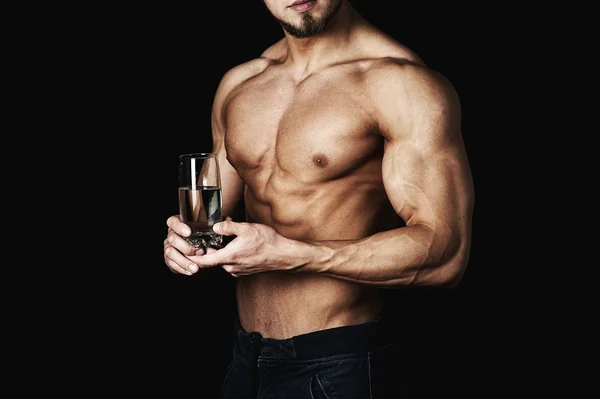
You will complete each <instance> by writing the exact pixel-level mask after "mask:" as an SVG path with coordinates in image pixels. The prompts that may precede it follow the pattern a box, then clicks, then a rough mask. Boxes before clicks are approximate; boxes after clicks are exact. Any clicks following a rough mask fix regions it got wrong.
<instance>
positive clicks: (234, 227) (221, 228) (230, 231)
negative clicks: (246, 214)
mask: <svg viewBox="0 0 600 399" xmlns="http://www.w3.org/2000/svg"><path fill="white" fill-rule="evenodd" d="M243 228H244V226H243V224H242V223H237V222H233V221H231V220H226V221H224V222H219V223H215V224H214V225H213V231H214V232H215V233H218V234H221V235H224V236H231V235H240V233H241V231H242V229H243Z"/></svg>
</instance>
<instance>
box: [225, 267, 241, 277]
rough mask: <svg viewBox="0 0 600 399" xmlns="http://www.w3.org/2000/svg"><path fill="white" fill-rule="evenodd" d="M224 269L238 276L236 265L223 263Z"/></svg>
mask: <svg viewBox="0 0 600 399" xmlns="http://www.w3.org/2000/svg"><path fill="white" fill-rule="evenodd" d="M222 267H223V270H225V271H226V272H227V273H229V274H231V275H232V276H233V277H238V276H239V274H238V273H236V270H237V269H236V267H235V266H234V265H223V266H222Z"/></svg>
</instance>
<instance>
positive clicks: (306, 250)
mask: <svg viewBox="0 0 600 399" xmlns="http://www.w3.org/2000/svg"><path fill="white" fill-rule="evenodd" d="M288 246H289V248H290V252H289V259H291V260H292V262H291V265H290V267H289V269H288V271H291V272H309V273H323V272H325V271H326V270H327V269H328V265H329V264H330V261H331V259H332V258H333V257H334V255H335V249H334V248H330V247H328V246H326V245H324V244H318V243H312V242H304V241H297V240H289V242H288Z"/></svg>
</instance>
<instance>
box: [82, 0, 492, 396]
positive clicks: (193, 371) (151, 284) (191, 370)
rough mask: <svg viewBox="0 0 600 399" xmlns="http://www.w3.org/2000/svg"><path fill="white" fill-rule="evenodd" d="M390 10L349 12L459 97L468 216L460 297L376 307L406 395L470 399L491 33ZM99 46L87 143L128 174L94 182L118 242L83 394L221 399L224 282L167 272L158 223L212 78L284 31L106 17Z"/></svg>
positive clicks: (202, 12) (258, 23) (423, 13)
mask: <svg viewBox="0 0 600 399" xmlns="http://www.w3.org/2000/svg"><path fill="white" fill-rule="evenodd" d="M394 3H395V2H391V1H387V2H386V1H355V6H356V8H358V9H359V11H361V12H362V14H363V15H364V16H365V17H366V18H367V19H369V20H370V21H371V22H373V23H374V24H375V25H377V26H379V27H380V28H381V29H383V30H384V31H386V32H388V33H389V34H391V35H392V36H394V37H395V38H397V39H398V40H399V41H400V42H403V43H404V44H406V45H408V46H409V47H411V48H412V49H413V50H415V51H416V52H417V53H418V54H419V55H420V56H421V57H422V58H423V59H424V61H425V62H426V63H427V64H428V65H429V66H430V67H432V68H433V69H436V70H438V71H440V72H442V73H443V74H444V75H445V76H446V77H447V78H448V79H449V80H450V81H451V82H452V83H453V84H454V86H455V87H456V89H457V91H458V94H459V96H460V97H461V102H462V108H463V133H464V138H465V144H466V146H467V151H468V153H469V157H470V162H471V167H472V171H473V176H474V180H475V193H476V207H475V214H474V221H473V224H474V226H473V247H472V254H471V260H470V264H469V266H468V269H467V272H466V274H465V277H464V280H463V282H462V283H461V285H460V286H459V287H458V288H457V289H455V290H452V291H435V290H433V291H431V290H427V291H386V292H385V295H386V300H387V301H388V305H389V307H390V309H392V311H393V312H394V313H396V314H397V315H398V319H397V320H398V321H397V322H398V326H399V328H402V330H403V331H404V332H405V334H406V337H407V348H408V349H409V354H410V356H409V360H410V362H412V364H414V367H413V368H412V374H411V375H412V378H413V380H414V387H415V388H416V389H417V390H418V391H419V392H422V396H423V397H425V393H428V392H434V391H435V392H441V393H448V394H449V393H461V392H463V393H464V392H469V393H471V392H476V391H477V390H478V389H479V388H478V387H479V384H480V383H481V382H482V381H483V380H487V379H489V378H491V377H490V375H489V374H488V373H487V372H484V370H488V369H489V368H490V367H491V366H492V362H491V360H489V357H488V355H490V354H491V353H493V352H494V351H495V350H496V349H495V347H496V345H495V344H494V343H493V342H494V339H495V338H494V337H496V334H495V331H494V327H493V324H490V320H491V319H493V318H494V316H493V311H494V309H493V308H492V307H490V306H489V305H490V304H491V302H489V301H488V300H489V299H490V292H491V289H492V282H494V284H495V274H496V272H497V270H498V268H496V267H495V266H494V265H493V262H495V261H496V260H497V259H495V257H494V256H491V257H488V256H487V255H484V253H485V252H484V247H485V248H487V250H488V251H490V248H491V245H492V244H491V243H490V242H489V241H488V240H486V238H485V237H486V236H487V234H488V233H490V231H491V228H490V227H486V226H488V225H486V223H485V222H484V220H485V216H484V215H485V203H486V192H489V190H487V189H486V187H485V185H486V180H485V179H484V177H483V176H484V173H485V170H484V167H483V163H484V156H485V154H486V152H487V148H488V147H489V144H487V143H488V141H487V139H486V136H485V135H484V134H482V131H484V130H485V131H486V132H487V133H489V132H490V129H491V128H493V126H490V123H489V122H488V120H487V119H488V117H489V107H490V103H489V102H486V101H484V100H483V98H485V97H484V96H485V93H484V91H485V90H486V88H489V87H490V83H489V74H490V69H491V68H492V61H491V58H490V57H489V54H490V52H489V46H490V45H491V43H492V41H491V39H490V37H491V35H493V33H491V32H492V30H493V29H492V26H491V25H490V24H489V22H488V23H487V25H484V23H483V22H479V21H478V20H474V19H471V17H470V16H469V15H470V14H469V9H467V8H466V7H464V8H460V7H462V6H449V5H438V4H436V6H435V7H437V8H435V10H433V8H432V6H429V5H427V4H424V5H421V6H415V5H410V6H406V5H402V6H401V7H402V8H401V9H400V10H397V8H398V7H397V6H395V5H394ZM440 7H442V8H440ZM98 35H99V36H100V38H101V39H102V40H101V41H100V42H101V43H102V42H105V43H107V44H106V46H107V48H104V49H102V54H109V56H108V57H106V58H103V57H100V56H99V59H98V64H99V65H100V66H101V67H100V70H101V71H104V72H105V73H100V74H98V75H97V77H96V83H97V84H98V86H99V87H100V90H101V91H102V92H103V93H105V94H106V96H105V98H107V100H106V101H104V102H103V103H102V106H101V107H100V114H101V115H104V117H101V118H99V120H98V126H99V127H101V129H102V130H103V131H104V132H105V134H100V135H99V140H98V145H99V146H102V148H104V147H106V148H107V151H108V152H106V151H105V153H108V154H109V156H107V157H106V159H105V162H107V163H108V164H110V163H111V162H114V164H115V165H117V164H118V165H125V166H120V167H119V170H118V171H117V172H116V173H115V174H114V175H111V176H110V177H109V176H106V180H105V181H101V183H102V184H103V187H105V188H106V187H109V189H104V190H101V192H100V193H99V194H98V196H99V198H100V199H101V200H102V201H104V203H105V205H106V208H107V209H111V210H113V211H114V212H113V214H112V216H111V219H112V220H113V221H112V222H109V224H110V225H112V226H113V227H112V228H113V229H114V231H116V232H118V234H116V235H118V236H119V237H120V238H121V239H120V240H119V242H118V243H117V242H114V241H113V242H112V244H109V247H110V248H109V249H107V251H111V252H110V254H111V255H110V260H108V261H107V262H105V263H104V265H105V266H104V267H102V268H101V269H102V270H99V273H98V275H99V276H100V274H101V275H102V276H103V277H106V278H107V283H108V284H110V287H111V290H109V291H108V292H105V293H104V294H103V296H102V299H98V301H99V302H98V303H97V305H98V306H99V308H100V309H103V308H104V305H106V304H108V303H110V304H111V307H110V310H106V314H105V316H106V320H107V321H106V322H103V323H98V325H97V326H94V328H95V329H96V331H99V332H100V334H101V335H102V339H101V340H99V343H98V345H97V347H96V348H95V349H96V350H97V351H98V353H99V354H100V355H102V356H108V357H109V359H110V364H111V366H110V367H109V368H107V369H104V370H103V371H102V372H99V373H98V374H96V376H98V377H100V378H99V379H94V380H93V381H94V382H91V383H90V384H91V385H90V389H91V390H95V391H99V390H112V388H108V387H113V384H108V382H109V381H110V382H117V383H119V384H123V385H119V388H118V389H119V390H120V391H121V392H123V391H124V392H125V393H129V394H135V393H138V394H142V393H143V394H146V393H152V394H157V395H159V396H162V397H169V398H218V397H219V394H218V393H219V390H220V383H221V378H222V376H223V372H224V370H225V367H226V365H227V363H228V362H229V360H230V354H231V348H230V345H231V335H230V334H231V322H232V320H233V318H234V316H235V298H234V279H233V278H232V277H230V276H228V275H226V274H225V273H224V272H222V271H220V270H209V271H202V272H200V273H199V274H197V275H196V276H194V277H191V278H190V277H183V276H179V275H175V274H172V273H171V272H170V271H169V270H168V269H167V267H166V266H165V265H164V262H163V257H162V245H163V240H164V238H165V236H166V224H165V221H166V219H167V217H168V216H170V215H172V214H175V213H177V194H176V191H177V179H176V177H177V156H178V155H179V154H181V153H187V152H200V151H209V150H210V149H211V147H212V143H211V137H210V108H211V104H212V99H213V95H214V92H215V90H216V87H217V85H218V82H219V80H220V78H221V76H222V75H223V73H225V71H227V70H228V69H229V68H231V67H233V66H234V65H237V64H239V63H241V62H244V61H246V60H249V59H251V58H254V57H256V56H258V55H259V54H260V53H261V51H262V50H263V49H265V48H266V47H268V46H269V45H270V44H271V43H273V42H274V41H276V40H278V39H279V38H281V37H282V32H281V29H280V27H279V26H278V25H277V24H276V23H275V22H274V21H273V20H272V19H271V17H270V15H269V14H268V12H267V11H266V9H265V8H264V6H263V5H262V4H261V3H260V2H258V1H256V2H244V3H241V2H240V4H235V5H232V4H231V2H227V3H226V2H214V3H210V4H207V5H202V6H195V7H193V8H185V7H182V6H178V5H164V4H163V5H160V6H157V8H152V7H150V6H145V7H143V8H140V9H136V10H129V9H128V10H122V12H118V10H116V11H115V13H114V14H113V16H112V18H111V19H110V22H107V23H106V25H105V26H104V30H103V31H102V32H99V33H98ZM103 35H105V39H108V40H104V38H102V36H103ZM482 40H483V43H485V46H484V47H482V44H481V43H482ZM486 46H487V47H486ZM482 82H486V83H482ZM103 86H104V87H103ZM140 168H141V169H140ZM492 250H493V249H492ZM484 256H485V257H484ZM111 301H113V302H111ZM490 313H491V314H492V316H491V317H490ZM115 389H117V388H115Z"/></svg>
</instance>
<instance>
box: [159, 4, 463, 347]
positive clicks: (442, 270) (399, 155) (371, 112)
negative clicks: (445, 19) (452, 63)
mask: <svg viewBox="0 0 600 399" xmlns="http://www.w3.org/2000/svg"><path fill="white" fill-rule="evenodd" d="M291 3H292V0H266V1H265V5H266V6H267V7H268V9H269V10H270V11H271V13H272V14H273V16H274V17H275V18H277V19H279V20H284V21H285V23H286V24H291V25H295V26H296V27H297V28H302V24H303V18H306V16H304V15H303V14H305V13H301V12H297V11H294V10H292V9H290V8H289V7H287V6H289V5H290V4H291ZM336 3H340V4H339V7H337V12H335V13H334V15H333V17H332V18H331V20H330V21H329V22H328V23H327V24H326V26H325V29H324V30H323V31H321V32H320V33H317V34H314V35H312V36H310V37H295V36H293V35H291V34H289V33H288V32H287V31H286V30H285V29H284V33H285V37H284V38H283V39H282V40H280V41H279V42H277V43H275V44H273V45H272V46H271V47H269V48H268V49H266V51H265V52H264V53H263V54H262V55H261V56H260V57H258V58H257V59H254V60H251V61H249V62H246V63H244V64H242V65H239V66H236V67H234V68H232V69H231V70H230V71H228V72H227V73H226V74H225V75H224V76H223V78H222V80H221V82H220V84H219V87H218V89H217V92H216V94H215V99H214V104H213V112H212V129H213V145H214V148H213V151H214V152H215V153H217V154H218V159H219V162H220V168H221V177H222V190H223V212H224V215H231V214H233V210H234V209H235V207H236V206H237V205H238V204H239V203H240V201H242V200H243V201H244V204H245V208H246V220H245V221H233V220H231V218H230V217H228V218H227V220H226V221H224V222H221V223H218V224H216V225H215V226H214V230H215V231H216V232H217V233H219V234H223V235H225V236H235V238H234V239H233V240H232V241H231V242H229V243H228V244H227V245H226V246H225V247H223V248H208V249H206V250H204V249H200V250H198V249H197V248H194V247H192V246H190V245H189V244H187V243H186V242H185V241H184V240H183V238H182V236H186V235H188V234H189V229H188V228H187V226H186V225H185V224H183V223H181V222H180V221H179V216H177V215H174V216H172V217H170V218H169V219H168V220H167V225H168V235H167V238H166V240H165V243H164V257H165V258H164V259H165V263H166V264H167V266H168V267H169V268H170V269H171V270H172V271H173V272H176V273H182V274H187V275H191V274H193V273H196V272H197V270H198V269H201V268H209V267H222V268H223V269H224V270H225V271H227V272H228V273H230V274H231V275H232V276H234V277H236V278H237V282H236V287H237V288H236V292H237V304H238V311H239V315H240V321H241V323H242V326H243V328H244V329H245V330H246V331H258V332H260V333H261V334H262V335H263V336H265V337H272V338H278V339H283V338H289V337H292V336H294V335H298V334H304V333H308V332H312V331H316V330H320V329H325V328H331V327H337V326H343V325H350V324H356V323H362V322H366V321H368V320H371V319H373V318H374V317H376V315H377V314H379V313H380V312H381V310H382V306H383V305H382V301H381V299H380V297H379V296H378V292H379V290H378V289H379V288H405V287H454V286H456V285H457V284H458V283H459V282H460V280H461V278H462V276H463V273H464V271H465V268H466V267H467V263H468V259H469V251H470V243H471V220H472V213H473V202H474V193H473V183H472V175H471V171H470V167H469V162H468V158H467V155H466V152H465V148H464V143H463V139H462V132H461V121H460V118H461V110H460V102H459V99H458V96H457V93H456V91H455V90H454V88H453V86H452V85H451V83H450V82H449V81H448V80H447V79H446V78H445V77H444V76H443V75H441V74H440V73H438V72H436V71H433V70H431V69H429V68H428V67H427V66H426V65H425V64H424V63H423V61H422V60H421V59H420V58H419V57H418V56H417V55H416V54H414V53H413V52H412V51H411V50H410V49H408V48H406V47H405V46H403V45H402V44H400V43H398V42H397V41H395V40H394V39H392V38H391V37H389V36H387V35H386V34H384V33H383V32H381V31H380V30H378V29H377V28H376V27H374V26H372V25H371V24H369V23H368V22H367V21H366V20H364V19H363V18H362V17H361V16H360V15H359V14H358V13H357V12H356V10H355V9H353V7H352V6H351V5H350V4H349V3H348V2H347V1H345V0H344V1H337V0H318V1H317V2H316V3H315V5H314V7H313V8H312V9H311V10H309V11H307V12H306V13H310V14H311V15H312V17H314V18H317V19H318V18H319V17H320V16H321V15H324V14H325V13H326V10H327V9H329V10H331V7H335V6H336Z"/></svg>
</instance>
